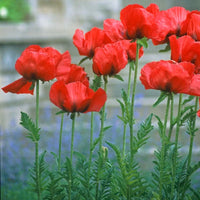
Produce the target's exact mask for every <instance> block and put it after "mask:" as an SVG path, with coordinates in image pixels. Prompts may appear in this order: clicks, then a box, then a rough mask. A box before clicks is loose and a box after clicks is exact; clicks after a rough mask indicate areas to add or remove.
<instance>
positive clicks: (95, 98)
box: [49, 81, 107, 113]
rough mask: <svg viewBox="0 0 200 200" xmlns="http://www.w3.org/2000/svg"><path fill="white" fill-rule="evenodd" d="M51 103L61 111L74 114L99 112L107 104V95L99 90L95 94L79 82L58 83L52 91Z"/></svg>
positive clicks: (50, 94) (53, 86)
mask: <svg viewBox="0 0 200 200" xmlns="http://www.w3.org/2000/svg"><path fill="white" fill-rule="evenodd" d="M49 98H50V101H51V102H52V103H53V104H55V105H56V106H57V107H59V108H60V109H62V110H64V111H66V112H70V113H74V112H81V113H87V112H93V111H95V112H99V111H100V110H101V108H102V107H103V105H104V104H105V102H106V98H107V96H106V93H105V91H104V90H103V89H101V88H99V89H98V90H97V91H96V92H94V91H93V90H92V89H90V88H89V87H86V86H85V85H84V84H83V83H81V82H79V81H77V82H72V83H68V84H65V82H64V81H56V82H55V83H54V84H53V85H52V86H51V89H50V93H49Z"/></svg>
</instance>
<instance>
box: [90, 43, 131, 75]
mask: <svg viewBox="0 0 200 200" xmlns="http://www.w3.org/2000/svg"><path fill="white" fill-rule="evenodd" d="M120 44H121V43H120V42H115V43H112V44H107V45H105V46H104V47H102V48H100V47H99V48H96V50H95V54H94V57H93V71H94V73H95V74H97V75H109V76H112V75H115V74H117V73H118V72H120V71H121V70H122V69H123V68H125V66H126V65H127V63H128V56H127V53H126V49H125V48H124V47H123V46H122V45H120Z"/></svg>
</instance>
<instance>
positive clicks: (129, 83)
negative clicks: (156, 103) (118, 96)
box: [127, 61, 134, 98]
mask: <svg viewBox="0 0 200 200" xmlns="http://www.w3.org/2000/svg"><path fill="white" fill-rule="evenodd" d="M133 65H134V62H133V61H131V62H129V72H128V90H127V96H128V98H130V93H131V72H132V69H133Z"/></svg>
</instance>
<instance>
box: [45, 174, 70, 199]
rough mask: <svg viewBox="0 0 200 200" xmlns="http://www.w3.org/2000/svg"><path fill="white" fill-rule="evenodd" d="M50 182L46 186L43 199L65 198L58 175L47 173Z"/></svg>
mask: <svg viewBox="0 0 200 200" xmlns="http://www.w3.org/2000/svg"><path fill="white" fill-rule="evenodd" d="M49 177H50V181H49V183H48V184H47V187H46V191H45V196H44V199H46V200H63V199H64V197H65V195H66V194H65V193H64V188H63V187H62V186H61V183H60V182H61V179H62V177H61V176H60V174H59V173H56V172H55V173H53V172H50V173H49Z"/></svg>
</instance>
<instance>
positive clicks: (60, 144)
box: [58, 113, 64, 171]
mask: <svg viewBox="0 0 200 200" xmlns="http://www.w3.org/2000/svg"><path fill="white" fill-rule="evenodd" d="M63 121H64V113H62V115H61V122H60V135H59V151H58V171H60V168H61V148H62V132H63Z"/></svg>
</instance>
